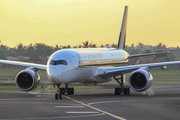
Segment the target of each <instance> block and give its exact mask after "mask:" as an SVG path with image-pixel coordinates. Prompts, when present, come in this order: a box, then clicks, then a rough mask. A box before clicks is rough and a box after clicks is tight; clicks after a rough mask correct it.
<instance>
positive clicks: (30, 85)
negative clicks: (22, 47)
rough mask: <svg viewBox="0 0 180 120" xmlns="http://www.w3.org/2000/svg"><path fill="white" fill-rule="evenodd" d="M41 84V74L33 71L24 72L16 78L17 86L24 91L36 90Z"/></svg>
mask: <svg viewBox="0 0 180 120" xmlns="http://www.w3.org/2000/svg"><path fill="white" fill-rule="evenodd" d="M39 82H40V76H39V74H38V73H36V72H35V71H33V70H31V69H26V70H22V71H21V72H19V73H18V74H17V76H16V85H17V87H18V88H19V89H20V90H22V91H31V90H34V89H36V87H37V85H38V84H39Z"/></svg>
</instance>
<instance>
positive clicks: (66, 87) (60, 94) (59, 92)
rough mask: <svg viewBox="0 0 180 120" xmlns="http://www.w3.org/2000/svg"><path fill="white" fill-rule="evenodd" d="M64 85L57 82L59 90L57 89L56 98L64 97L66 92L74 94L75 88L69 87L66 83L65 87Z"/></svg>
mask: <svg viewBox="0 0 180 120" xmlns="http://www.w3.org/2000/svg"><path fill="white" fill-rule="evenodd" d="M60 85H61V86H60ZM62 87H63V84H57V88H58V90H57V91H56V94H55V99H58V98H59V99H62V98H63V95H64V94H65V93H68V95H74V88H68V84H65V88H62Z"/></svg>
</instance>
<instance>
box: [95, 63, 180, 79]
mask: <svg viewBox="0 0 180 120" xmlns="http://www.w3.org/2000/svg"><path fill="white" fill-rule="evenodd" d="M176 64H180V61H173V62H161V63H152V64H141V65H130V66H122V67H114V68H99V69H98V71H97V72H96V74H95V76H101V77H114V76H116V75H118V74H125V73H129V72H132V71H134V70H137V69H139V68H141V67H147V68H153V67H162V66H168V65H176Z"/></svg>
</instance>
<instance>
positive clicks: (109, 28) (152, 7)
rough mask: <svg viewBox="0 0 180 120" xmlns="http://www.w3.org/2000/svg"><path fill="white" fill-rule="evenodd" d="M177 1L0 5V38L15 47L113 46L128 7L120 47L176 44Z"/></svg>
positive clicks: (56, 0)
mask: <svg viewBox="0 0 180 120" xmlns="http://www.w3.org/2000/svg"><path fill="white" fill-rule="evenodd" d="M179 4H180V1H178V0H172V1H169V0H158V1H156V0H152V1H149V0H136V1H134V0H128V1H119V0H115V1H109V0H68V1H67V0H15V1H14V0H1V1H0V22H1V23H0V39H1V41H2V43H3V44H5V45H8V46H10V47H14V46H15V45H16V44H18V43H23V44H25V45H28V44H29V43H35V42H39V43H46V44H48V45H53V46H55V45H56V44H58V45H68V44H69V45H72V46H74V45H77V44H80V43H81V42H83V41H90V42H93V43H95V44H98V45H101V44H106V43H110V44H112V43H117V41H118V37H119V31H120V26H121V21H122V17H123V12H124V6H125V5H128V6H129V13H128V25H127V39H126V44H127V45H131V44H132V43H134V44H136V43H138V42H142V43H143V44H149V45H156V44H158V43H160V42H161V43H163V44H166V45H167V46H168V47H170V46H179V45H180V40H179V39H180V36H179V34H178V33H179V31H180V23H179V21H180V14H179V13H178V12H179V11H180V7H179Z"/></svg>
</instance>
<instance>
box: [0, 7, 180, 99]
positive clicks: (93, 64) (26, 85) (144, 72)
mask: <svg viewBox="0 0 180 120" xmlns="http://www.w3.org/2000/svg"><path fill="white" fill-rule="evenodd" d="M127 14H128V6H125V9H124V15H123V20H122V25H121V30H120V35H119V40H118V47H117V48H110V47H109V46H107V47H106V48H91V49H90V48H84V49H63V50H58V51H56V52H54V53H53V54H52V55H51V56H50V57H49V59H48V61H47V65H41V64H34V63H27V62H16V61H9V60H0V64H11V65H17V66H25V67H27V69H25V70H22V71H20V72H19V73H18V74H17V76H16V78H15V82H16V85H17V87H18V88H19V89H20V90H22V91H32V90H34V89H36V87H37V86H38V84H39V83H40V76H39V74H38V73H37V71H38V70H44V71H46V73H47V77H48V79H49V80H50V81H51V82H52V83H53V84H54V86H57V88H58V90H57V91H56V93H55V99H62V97H63V95H64V94H65V93H67V94H68V95H73V94H74V88H69V87H68V85H69V84H70V83H74V82H80V83H85V84H87V83H93V84H97V83H105V82H109V81H111V80H112V79H113V78H114V79H115V80H116V81H117V82H118V83H119V85H120V86H119V87H117V88H115V95H120V94H121V93H124V95H129V94H130V88H131V89H132V90H134V91H137V92H142V91H146V90H148V89H149V88H150V87H151V85H152V83H153V76H152V75H151V73H150V72H149V69H150V68H154V67H161V68H162V69H164V68H166V66H168V65H175V64H180V61H172V62H161V63H150V64H140V65H126V66H120V67H117V66H118V65H122V64H127V63H128V60H129V59H130V58H133V57H141V56H148V55H157V54H165V53H164V52H161V53H148V54H136V55H129V54H128V53H127V52H126V51H125V50H124V48H125V41H126V28H127ZM104 65H112V67H101V66H104ZM130 72H132V73H131V75H130V77H129V81H128V85H126V84H125V74H126V73H130ZM64 85H65V88H63V86H64Z"/></svg>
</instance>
